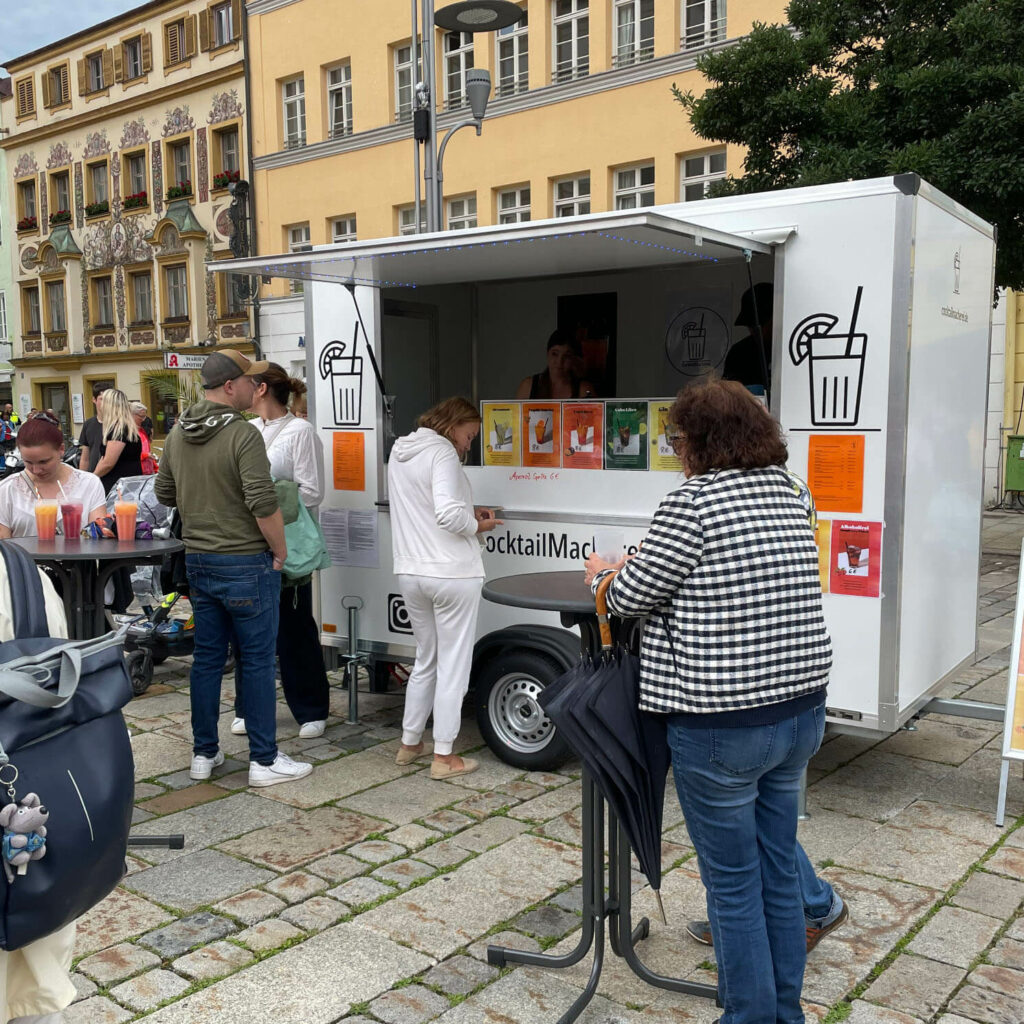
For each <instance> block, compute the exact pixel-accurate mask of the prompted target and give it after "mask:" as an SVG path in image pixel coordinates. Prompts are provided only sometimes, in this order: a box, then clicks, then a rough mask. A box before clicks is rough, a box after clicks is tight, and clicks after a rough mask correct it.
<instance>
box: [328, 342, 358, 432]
mask: <svg viewBox="0 0 1024 1024" xmlns="http://www.w3.org/2000/svg"><path fill="white" fill-rule="evenodd" d="M352 347H353V352H352V353H351V354H349V355H346V353H345V349H346V345H345V342H343V341H332V342H331V343H330V344H329V345H328V346H327V347H326V348H325V349H324V350H323V352H322V354H321V355H320V376H321V377H323V379H324V380H330V384H331V397H332V400H333V406H332V408H333V412H334V425H335V426H336V427H358V426H359V418H360V415H361V414H362V408H363V359H362V356H357V355H355V352H354V349H355V342H354V341H353V343H352Z"/></svg>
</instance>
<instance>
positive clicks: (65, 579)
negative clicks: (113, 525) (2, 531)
mask: <svg viewBox="0 0 1024 1024" xmlns="http://www.w3.org/2000/svg"><path fill="white" fill-rule="evenodd" d="M13 540H14V543H15V544H17V545H18V546H19V547H21V548H24V550H25V551H27V552H28V554H29V556H30V557H31V558H32V560H33V561H34V562H35V563H36V564H37V565H42V566H45V567H46V568H47V569H50V570H51V571H52V572H53V574H54V575H55V576H56V577H57V579H59V580H60V583H61V589H62V591H63V593H62V598H63V600H64V611H65V614H66V615H67V620H68V634H69V637H70V639H72V640H91V639H92V638H93V637H97V636H102V635H103V634H104V633H106V632H107V628H108V627H107V620H106V615H105V613H104V610H103V591H104V589H105V588H106V585H107V583H108V582H109V580H110V578H111V576H113V575H114V573H115V572H117V570H118V569H124V568H129V569H130V568H133V567H134V566H136V565H159V564H160V562H161V561H162V559H163V557H164V555H170V554H173V553H174V552H175V551H181V550H182V548H183V547H184V545H183V544H182V542H181V541H180V540H176V539H167V540H86V539H85V538H82V539H80V540H69V539H68V538H67V537H57V538H55V539H54V540H40V539H39V538H38V537H15V538H13Z"/></svg>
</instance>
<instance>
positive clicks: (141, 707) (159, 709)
mask: <svg viewBox="0 0 1024 1024" xmlns="http://www.w3.org/2000/svg"><path fill="white" fill-rule="evenodd" d="M190 710H191V707H190V701H189V696H188V694H187V693H178V692H177V691H174V690H172V691H171V692H170V693H166V694H163V695H161V696H156V697H155V696H153V695H152V693H151V690H148V691H147V692H146V694H145V696H143V697H135V698H134V699H133V700H132V701H131V703H129V704H127V705H125V709H124V716H125V718H127V719H128V720H129V721H130V720H132V719H135V718H157V717H158V716H162V715H167V714H171V713H173V712H175V711H190Z"/></svg>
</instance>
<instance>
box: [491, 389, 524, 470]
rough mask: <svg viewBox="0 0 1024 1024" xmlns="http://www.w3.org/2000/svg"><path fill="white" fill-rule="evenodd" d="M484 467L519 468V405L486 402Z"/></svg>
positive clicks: (514, 403)
mask: <svg viewBox="0 0 1024 1024" xmlns="http://www.w3.org/2000/svg"><path fill="white" fill-rule="evenodd" d="M483 413H484V417H483V418H484V438H483V449H484V465H485V466H519V465H521V462H520V459H519V415H520V411H519V403H518V402H508V403H505V404H503V405H497V404H495V403H493V402H484V406H483Z"/></svg>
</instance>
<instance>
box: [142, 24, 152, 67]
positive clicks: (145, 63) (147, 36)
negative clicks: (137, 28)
mask: <svg viewBox="0 0 1024 1024" xmlns="http://www.w3.org/2000/svg"><path fill="white" fill-rule="evenodd" d="M141 39H142V73H143V74H144V75H148V74H149V73H150V71H152V70H153V36H152V34H151V33H149V32H143V33H142V36H141Z"/></svg>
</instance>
